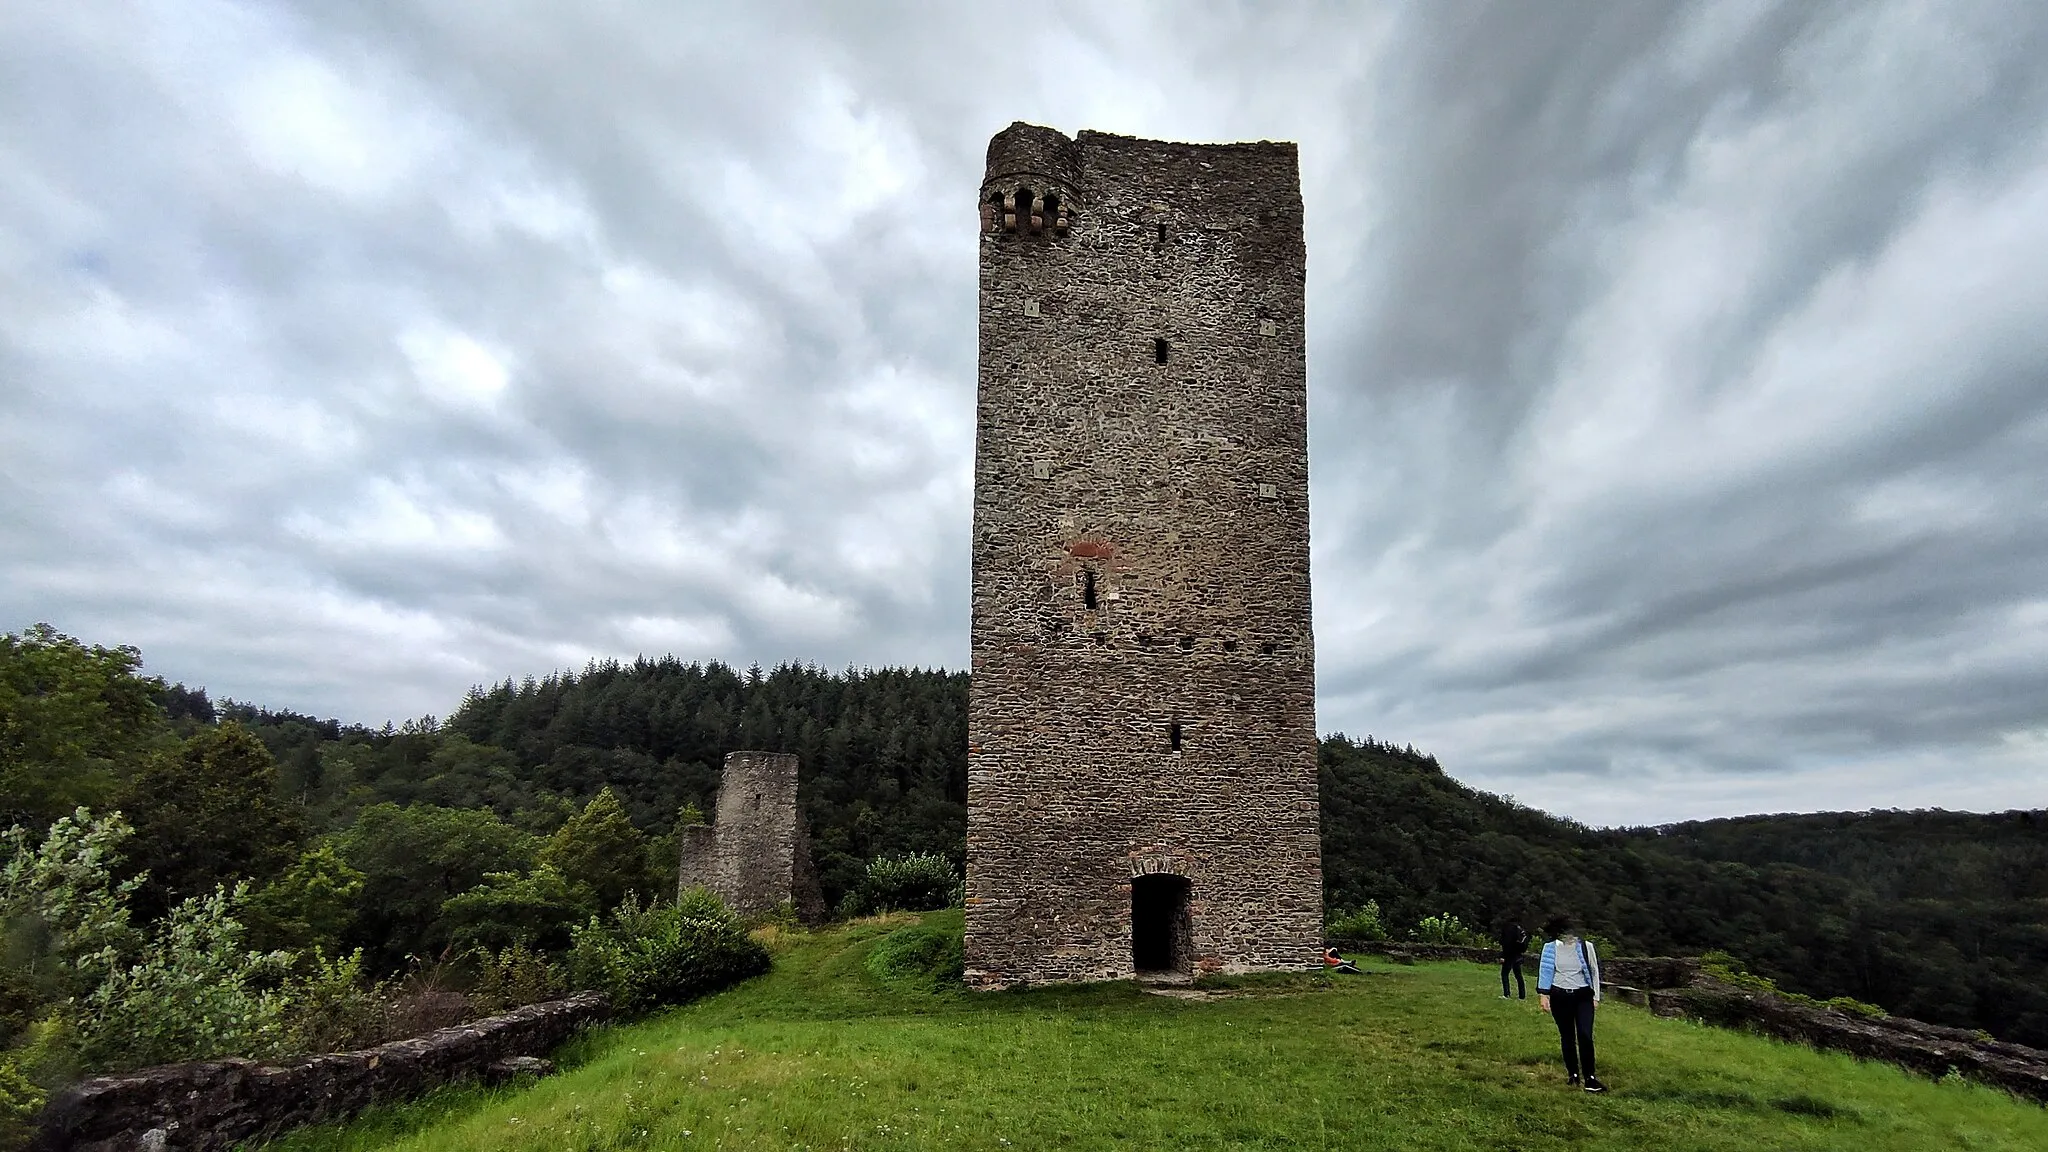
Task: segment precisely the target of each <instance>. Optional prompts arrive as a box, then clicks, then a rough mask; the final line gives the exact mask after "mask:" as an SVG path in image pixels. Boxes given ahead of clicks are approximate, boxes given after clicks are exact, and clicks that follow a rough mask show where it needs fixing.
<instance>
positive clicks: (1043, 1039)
mask: <svg viewBox="0 0 2048 1152" xmlns="http://www.w3.org/2000/svg"><path fill="white" fill-rule="evenodd" d="M958 916H959V914H958V913H957V912H947V913H938V914H934V915H933V916H931V917H928V918H927V919H926V921H925V923H924V924H923V925H918V924H916V923H915V922H914V921H912V920H911V919H910V918H908V917H896V918H893V919H891V920H888V921H881V922H877V921H865V922H857V923H855V924H852V925H848V926H842V927H839V928H835V929H831V930H828V931H825V932H820V933H817V934H815V935H813V934H803V933H798V934H791V935H786V936H781V937H779V938H778V939H777V940H776V942H775V945H774V947H775V951H776V953H777V955H776V967H775V970H774V971H773V972H772V973H770V974H769V975H767V976H765V977H761V978H759V979H757V980H754V981H752V982H750V983H748V984H745V985H742V986H740V987H739V988H736V989H734V990H732V991H729V992H726V993H723V994H721V995H718V996H715V997H712V998H710V999H708V1000H704V1001H700V1002H699V1003H697V1004H695V1005H692V1006H690V1007H687V1008H684V1009H681V1010H679V1011H675V1012H672V1013H670V1014H668V1015H666V1016H664V1017H661V1018H658V1019H656V1020H653V1021H651V1022H648V1023H644V1024H640V1025H637V1026H633V1027H628V1028H621V1029H617V1030H614V1031H611V1032H609V1033H604V1034H600V1035H598V1036H595V1037H593V1038H590V1039H588V1040H586V1041H584V1042H581V1043H580V1044H579V1045H578V1046H576V1048H575V1049H573V1050H572V1052H570V1053H569V1054H567V1062H569V1063H570V1064H572V1065H573V1066H572V1067H570V1068H569V1070H568V1071H566V1072H565V1073H564V1074H562V1075H560V1076H558V1077H556V1078H554V1079H551V1080H547V1081H543V1082H540V1083H538V1084H534V1085H532V1086H530V1087H527V1088H524V1089H507V1090H499V1091H490V1090H484V1089H466V1090H459V1091H453V1092H448V1093H444V1094H442V1095H440V1096H438V1097H434V1098H431V1099H429V1100H426V1101H423V1102H420V1103H417V1104H413V1105H407V1106H401V1107H398V1108H393V1109H389V1110H385V1111H383V1112H380V1113H376V1114H373V1115H371V1116H368V1117H366V1118H364V1119H362V1120H360V1121H359V1122H357V1123H356V1124H354V1125H351V1126H348V1127H343V1128H325V1129H316V1130H309V1131H305V1132H301V1133H299V1134H297V1135H295V1136H293V1137H290V1138H288V1139H286V1140H285V1141H283V1142H282V1143H281V1144H280V1145H278V1146H276V1147H277V1148H278V1149H279V1150H280V1152H344V1150H347V1152H368V1150H371V1149H390V1150H392V1152H398V1150H414V1149H417V1150H422V1152H424V1150H427V1149H437V1150H438V1149H462V1150H473V1152H485V1150H496V1149H506V1150H510V1149H528V1148H531V1149H541V1148H546V1149H558V1148H565V1147H566V1148H586V1149H610V1148H691V1147H700V1146H701V1147H723V1148H728V1149H748V1148H775V1149H788V1148H816V1149H828V1148H829V1149H912V1148H967V1149H1003V1148H1048V1147H1061V1148H1075V1149H1087V1148H1139V1149H1173V1150H1175V1152H1182V1150H1188V1149H1210V1148H1216V1149H1220V1148H1275V1149H1278V1148H1329V1149H1366V1148H1402V1149H1412V1148H1508V1147H1513V1148H1523V1149H1546V1148H1567V1147H1569V1148H1574V1149H1603V1148H1607V1149H1628V1150H1630V1152H1634V1150H1638V1149H1642V1148H1657V1149H1672V1150H1678V1149H1741V1150H1743V1152H1749V1150H1751V1149H1755V1148H1792V1147H1797V1148H1854V1149H1857V1150H1859V1152H1866V1150H1870V1149H1919V1148H1958V1147H1967V1148H1976V1149H2007V1148H2010V1149H2023V1148H2039V1147H2044V1146H2048V1112H2044V1111H2043V1110H2041V1109H2040V1108H2037V1107H2034V1106H2032V1105H2028V1104H2023V1103H2020V1102H2017V1101H2014V1100H2013V1099H2012V1098H2010V1097H2007V1096H2004V1095H2003V1094H2000V1093H1997V1092H1994V1091H1991V1090H1989V1089H1984V1088H1979V1087H1976V1086H1972V1085H1967V1084H1962V1083H1933V1082H1929V1081H1926V1080H1920V1079H1916V1078H1913V1077H1911V1076H1909V1075H1907V1074H1906V1073H1903V1072H1900V1071H1898V1070H1897V1069H1894V1068H1891V1067H1888V1066H1884V1065H1875V1064H1860V1063H1857V1062H1855V1061H1853V1060H1850V1059H1848V1058H1846V1057H1840V1056H1834V1055H1828V1054H1822V1053H1816V1052H1811V1051H1808V1050H1805V1049H1802V1048H1796V1047H1792V1046H1789V1045H1784V1044H1780V1043H1777V1042H1775V1041H1769V1040H1764V1039H1760V1038H1757V1037H1753V1036H1749V1035H1744V1034H1739V1033H1732V1032H1724V1031H1719V1030H1715V1029H1709V1028H1702V1027H1699V1026H1697V1025H1692V1024H1687V1023H1683V1022H1677V1021H1670V1020H1660V1019H1656V1018H1654V1017H1651V1016H1649V1015H1647V1014H1646V1013H1643V1012H1640V1011H1638V1010H1635V1009H1632V1008H1628V1007H1625V1006H1620V1005H1609V1006H1607V1007H1605V1008H1603V1009H1602V1014H1601V1018H1600V1025H1599V1028H1600V1042H1601V1046H1600V1055H1601V1072H1602V1075H1603V1077H1605V1078H1606V1079H1607V1080H1608V1081H1609V1083H1610V1084H1612V1085H1613V1086H1614V1090H1613V1091H1612V1092H1611V1093H1610V1094H1609V1095H1607V1096H1605V1097H1589V1096H1587V1095H1585V1094H1584V1093H1581V1092H1577V1091H1574V1090H1570V1089H1567V1088H1566V1087H1565V1086H1564V1085H1563V1084H1562V1083H1561V1079H1562V1076H1561V1072H1560V1070H1559V1069H1558V1067H1557V1064H1558V1060H1557V1052H1556V1033H1555V1031H1554V1030H1553V1029H1552V1028H1551V1027H1550V1024H1549V1021H1548V1020H1547V1019H1546V1018H1544V1017H1543V1016H1541V1015H1539V1014H1538V1013H1537V1011H1536V1010H1535V1007H1534V1002H1533V1001H1502V1000H1500V999H1497V998H1496V997H1495V996H1494V995H1493V994H1492V991H1491V987H1490V982H1491V978H1492V973H1491V972H1490V971H1489V970H1487V969H1485V968H1481V967H1477V966H1473V965H1460V964H1446V965H1418V966H1415V967H1409V968H1399V967H1394V966H1391V965H1381V964H1375V963H1368V964H1367V967H1366V970H1365V973H1364V974H1362V975H1360V976H1356V977H1334V978H1330V977H1321V976H1314V977H1291V978H1270V979H1261V980H1245V981H1237V982H1223V984H1221V985H1219V986H1218V987H1217V988H1215V989H1213V990H1211V992H1210V998H1202V999H1180V998H1170V997H1166V996H1159V995H1151V994H1147V993H1145V992H1143V991H1140V990H1139V989H1137V988H1135V987H1133V986H1131V985H1127V984H1126V985H1102V986H1093V987H1086V988H1079V989H1042V990H1036V991H1028V992H1021V993H1000V994H991V995H982V996H971V995H968V994H964V993H960V992H957V991H946V990H941V989H938V988H935V986H934V985H933V984H932V983H930V982H928V981H927V980H926V979H924V978H923V972H924V971H925V969H924V968H923V967H922V966H921V965H920V964H919V963H918V958H919V957H921V956H929V955H931V954H932V952H934V951H943V950H942V949H935V950H927V949H921V948H918V947H915V945H918V944H920V943H922V944H931V943H934V942H938V943H943V942H944V941H946V940H947V939H948V938H953V939H957V937H953V933H956V932H957V930H958V923H959V920H958ZM891 933H893V934H891ZM905 944H909V945H913V946H912V947H904V945H905ZM878 953H881V954H884V955H885V958H894V959H896V960H897V961H898V963H897V965H896V966H894V967H892V966H890V965H888V964H886V963H878V962H877V954H878ZM956 955H957V954H956ZM906 960H907V961H908V962H907V963H905V962H904V961H906ZM941 965H943V960H941Z"/></svg>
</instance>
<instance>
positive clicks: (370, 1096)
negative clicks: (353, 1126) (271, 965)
mask: <svg viewBox="0 0 2048 1152" xmlns="http://www.w3.org/2000/svg"><path fill="white" fill-rule="evenodd" d="M606 1012H607V1005H606V1002H605V998H604V996H603V995H602V994H600V993H597V992H582V993H578V994H577V995H575V996H571V997H569V998H567V999H565V1000H555V1001H551V1002H549V1003H546V1004H529V1005H527V1006H525V1007H523V1008H516V1009H514V1010H512V1011H510V1012H507V1013H505V1014H504V1015H502V1016H493V1017H490V1018H489V1019H487V1020H479V1021H476V1022H475V1023H473V1024H464V1025H461V1026H459V1027H455V1028H443V1029H441V1030H440V1031H438V1032H432V1033H429V1034H427V1035H425V1036H420V1037H416V1038H414V1039H411V1040H398V1041H394V1042H392V1043H390V1044H380V1045H378V1046H377V1047H375V1048H368V1049H365V1050H363V1051H361V1052H336V1053H330V1054H327V1055H323V1056H305V1057H300V1058H298V1059H295V1060H286V1061H281V1062H278V1063H275V1064H263V1063H258V1062H257V1061H254V1060H207V1061H201V1062H198V1063H193V1064H172V1065H166V1066H164V1067H161V1068H147V1069H144V1070H142V1071H140V1072H131V1073H125V1074H122V1075H118V1076H96V1077H94V1078H92V1079H90V1080H85V1081H81V1082H80V1083H77V1084H74V1085H72V1086H71V1087H69V1088H66V1089H64V1090H63V1091H62V1092H59V1093H57V1094H56V1095H55V1096H53V1097H52V1098H51V1099H50V1102H49V1103H48V1104H47V1105H45V1106H44V1108H43V1112H42V1116H41V1124H40V1130H39V1132H38V1134H37V1136H36V1139H35V1142H34V1143H33V1144H31V1145H30V1147H31V1148H33V1149H35V1150H37V1152H130V1150H132V1149H139V1148H155V1149H165V1150H193V1152H213V1150H215V1149H228V1148H233V1147H235V1146H236V1145H237V1144H239V1143H242V1142H243V1141H257V1140H267V1139H270V1138H272V1137H274V1136H277V1135H279V1134H281V1133H283V1132H286V1131H288V1130H290V1129H293V1128H297V1127H299V1126H301V1125H305V1124H319V1123H323V1122H326V1121H332V1120H340V1119H344V1118H346V1117H348V1116H351V1115H354V1114H355V1113H357V1112H360V1111H361V1110H363V1109H364V1108H367V1107H369V1106H370V1105H372V1104H384V1103H389V1102H392V1101H396V1100H404V1099H408V1098H410V1097H413V1096H418V1095H420V1094H422V1093H424V1092H426V1091H428V1090H429V1089H432V1088H436V1087H439V1086H440V1085H443V1084H446V1083H449V1082H451V1081H455V1080H464V1079H475V1078H481V1077H487V1076H489V1075H490V1070H491V1065H493V1064H495V1063H497V1062H499V1061H501V1060H506V1059H507V1058H510V1057H517V1056H540V1055H544V1054H546V1053H547V1052H549V1051H550V1050H552V1049H554V1048H555V1047H557V1046H558V1045H560V1044H561V1043H562V1042H563V1041H564V1040H567V1039H568V1038H569V1037H570V1036H572V1035H574V1034H575V1033H576V1032H577V1031H578V1030H579V1029H581V1028H583V1027H585V1026H586V1025H589V1024H591V1023H594V1022H596V1021H598V1020H601V1019H603V1018H604V1016H605V1014H606Z"/></svg>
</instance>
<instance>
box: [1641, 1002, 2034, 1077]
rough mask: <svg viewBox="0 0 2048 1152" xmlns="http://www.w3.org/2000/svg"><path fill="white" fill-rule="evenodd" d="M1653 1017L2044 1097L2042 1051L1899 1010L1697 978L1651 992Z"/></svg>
mask: <svg viewBox="0 0 2048 1152" xmlns="http://www.w3.org/2000/svg"><path fill="white" fill-rule="evenodd" d="M1649 1001H1650V1010H1651V1011H1652V1012H1655V1013H1656V1014H1658V1015H1659V1016H1684V1017H1690V1018H1692V1019H1695V1020H1702V1021H1705V1022H1706V1023H1709V1024H1718V1025H1721V1026H1723V1027H1729V1028H1747V1029H1750V1030H1753V1031H1756V1032H1761V1033H1763V1034H1765V1035H1767V1036H1775V1037H1778V1038H1779V1039H1781V1040H1791V1041H1795V1042H1797V1043H1800V1044H1805V1045H1808V1046H1810V1047H1813V1048H1825V1049H1828V1050H1831V1051H1835V1052H1847V1053H1849V1054H1850V1055H1852V1056H1860V1057H1862V1058H1863V1059H1866V1060H1883V1061H1886V1062H1888V1063H1892V1064H1897V1065H1899V1066H1900V1067H1903V1068H1909V1069H1912V1070H1913V1071H1915V1072H1920V1073H1923V1074H1925V1075H1928V1076H1943V1075H1946V1074H1948V1073H1949V1072H1952V1071H1953V1072H1956V1073H1959V1074H1961V1075H1962V1076H1964V1077H1965V1078H1967V1079H1970V1080H1974V1081H1976V1082H1977V1083H1979V1084H1989V1085H1992V1086H1994V1087H1998V1088H2003V1089H2005V1090H2006V1091H2008V1092H2011V1093H2013V1094H2014V1095H2017V1096H2024V1097H2026V1098H2027V1099H2030V1100H2035V1101H2040V1102H2042V1103H2048V1052H2043V1051H2041V1050H2040V1049H2038V1048H2029V1047H2027V1046H2026V1045H2024V1044H2012V1043H2008V1042H2006V1041H2003V1040H1991V1039H1986V1038H1984V1037H1982V1036H1979V1035H1978V1034H1977V1033H1975V1032H1969V1031H1965V1030H1964V1029H1961V1028H1947V1027H1943V1026H1942V1025H1939V1024H1927V1023H1923V1022H1921V1021H1919V1020H1909V1019H1906V1018H1904V1017H1900V1016H1880V1017H1868V1016H1858V1015H1855V1014H1853V1013H1849V1012H1843V1011H1840V1010H1838V1009H1834V1008H1822V1007H1818V1006H1816V1005H1810V1004H1801V1003H1798V1002H1797V1001H1793V1000H1786V999H1783V998H1781V997H1777V996H1771V995H1766V994H1764V993H1760V992H1751V991H1749V990H1747V989H1743V988H1737V987H1734V986H1732V985H1729V984H1724V983H1722V982H1721V981H1718V980H1715V979H1713V978H1711V977H1701V978H1699V979H1697V980H1695V981H1694V982H1693V983H1692V984H1690V985H1689V986H1687V987H1684V988H1673V989H1667V990H1660V991H1654V992H1651V993H1650V994H1649Z"/></svg>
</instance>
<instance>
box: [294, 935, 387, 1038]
mask: <svg viewBox="0 0 2048 1152" xmlns="http://www.w3.org/2000/svg"><path fill="white" fill-rule="evenodd" d="M303 959H304V962H303V963H302V964H301V966H300V972H299V974H298V975H296V976H294V977H293V978H292V980H291V982H290V983H289V984H288V985H287V987H286V989H285V1000H286V1002H287V1004H289V1006H290V1007H289V1013H290V1018H291V1025H290V1032H289V1044H288V1047H289V1050H291V1051H294V1052H340V1051H347V1050H350V1049H354V1048H367V1047H369V1046H370V1045H372V1044H375V1043H377V1042H379V1041H381V1040H383V1039H384V1034H383V1024H384V1013H383V1007H384V1005H383V992H384V986H383V985H381V984H373V983H370V982H369V981H367V980H365V979H364V978H363V950H362V949H360V948H358V949H356V950H355V951H353V952H351V953H349V954H348V955H346V956H342V957H339V958H337V959H329V958H328V957H327V954H326V953H324V952H320V951H314V952H310V953H307V954H306V955H305V957H304V958H303Z"/></svg>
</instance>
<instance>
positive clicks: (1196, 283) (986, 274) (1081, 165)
mask: <svg viewBox="0 0 2048 1152" xmlns="http://www.w3.org/2000/svg"><path fill="white" fill-rule="evenodd" d="M979 205H980V219H981V224H982V229H983V231H982V235H981V291H980V329H981V345H980V347H981V352H980V372H979V380H978V399H977V424H976V441H975V488H974V528H973V544H972V557H973V625H972V667H973V683H972V686H971V688H970V703H969V769H968V834H967V855H968V867H967V936H966V968H967V979H968V982H969V983H970V984H972V985H974V986H977V987H984V988H994V987H1003V986H1007V985H1012V984H1018V983H1027V982H1045V981H1071V980H1101V979H1119V978H1128V977H1130V976H1132V975H1133V974H1134V972H1133V956H1132V941H1131V881H1132V878H1133V877H1134V876H1138V875H1143V874H1147V873H1156V872H1167V873H1172V874H1175V875H1179V876H1183V877H1185V878H1186V879H1187V880H1188V881H1189V882H1190V891H1189V900H1188V924H1187V939H1188V942H1189V944H1190V946H1191V947H1190V950H1189V951H1190V956H1189V961H1190V963H1189V967H1190V969H1191V970H1192V971H1193V972H1195V973H1202V972H1238V971H1247V970H1253V969H1284V968H1311V967H1314V966H1315V965H1316V963H1317V962H1318V956H1319V951H1320V943H1321V931H1322V861H1321V845H1320V842H1319V838H1318V819H1319V813H1318V807H1317V775H1316V729H1315V649H1314V639H1313V635H1312V631H1311V625H1310V599H1309V548H1308V543H1309V542H1308V532H1309V516H1308V440H1307V434H1308V423H1307V375H1306V352H1305V348H1306V343H1305V332H1304V328H1303V321H1304V315H1303V305H1304V284H1305V281H1304V268H1305V259H1306V256H1305V248H1304V245H1303V241H1302V204H1301V192H1300V176H1299V171H1298V167H1297V161H1296V154H1295V148H1294V146H1293V145H1292V144H1276V143H1263V142H1262V143H1252V144H1223V145H1200V144H1171V143H1163V142H1160V141H1152V140H1137V139H1132V138H1129V137H1122V136H1110V135H1105V134H1102V133H1097V132H1082V133H1081V134H1080V135H1079V136H1078V137H1076V138H1074V139H1072V140H1069V139H1067V138H1066V137H1065V136H1063V135H1061V134H1060V133H1058V132H1055V131H1053V130H1051V129H1047V128H1039V127H1034V126H1031V125H1024V124H1018V125H1013V126H1011V127H1010V128H1008V129H1006V130H1005V131H1003V132H1001V133H998V134H997V136H996V137H995V138H994V139H993V140H992V141H991V142H990V144H989V155H988V169H987V176H986V180H985V181H984V184H983V186H982V189H981V194H980V200H979Z"/></svg>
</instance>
